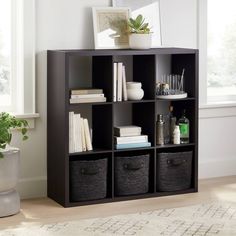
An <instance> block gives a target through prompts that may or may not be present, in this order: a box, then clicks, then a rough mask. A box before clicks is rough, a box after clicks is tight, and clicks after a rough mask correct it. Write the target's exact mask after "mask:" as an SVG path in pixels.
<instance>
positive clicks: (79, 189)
mask: <svg viewBox="0 0 236 236" xmlns="http://www.w3.org/2000/svg"><path fill="white" fill-rule="evenodd" d="M106 195H107V159H99V160H91V161H71V162H70V200H71V201H85V200H94V199H101V198H105V197H106Z"/></svg>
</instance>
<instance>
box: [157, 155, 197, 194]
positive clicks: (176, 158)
mask: <svg viewBox="0 0 236 236" xmlns="http://www.w3.org/2000/svg"><path fill="white" fill-rule="evenodd" d="M192 155H193V153H192V152H176V153H159V154H158V155H157V189H158V191H177V190H184V189H188V188H190V186H191V178H192Z"/></svg>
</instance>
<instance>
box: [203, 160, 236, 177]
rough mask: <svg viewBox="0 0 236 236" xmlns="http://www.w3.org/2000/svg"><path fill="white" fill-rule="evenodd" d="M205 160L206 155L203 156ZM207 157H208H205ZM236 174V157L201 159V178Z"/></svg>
mask: <svg viewBox="0 0 236 236" xmlns="http://www.w3.org/2000/svg"><path fill="white" fill-rule="evenodd" d="M201 159H202V160H204V157H201ZM205 159H207V158H205ZM232 175H236V159H235V158H221V159H214V160H208V161H199V178H200V179H208V178H215V177H224V176H232Z"/></svg>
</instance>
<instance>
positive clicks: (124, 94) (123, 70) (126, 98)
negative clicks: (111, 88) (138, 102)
mask: <svg viewBox="0 0 236 236" xmlns="http://www.w3.org/2000/svg"><path fill="white" fill-rule="evenodd" d="M122 85H123V93H122V94H123V100H124V101H127V100H128V97H127V87H126V73H125V66H123V68H122Z"/></svg>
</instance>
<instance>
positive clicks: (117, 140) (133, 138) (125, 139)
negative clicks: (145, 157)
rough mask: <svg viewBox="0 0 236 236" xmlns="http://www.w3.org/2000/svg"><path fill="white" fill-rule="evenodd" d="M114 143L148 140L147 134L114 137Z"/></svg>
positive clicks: (143, 141)
mask: <svg viewBox="0 0 236 236" xmlns="http://www.w3.org/2000/svg"><path fill="white" fill-rule="evenodd" d="M114 138H115V143H116V144H126V143H145V142H148V136H147V135H139V136H128V137H114Z"/></svg>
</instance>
